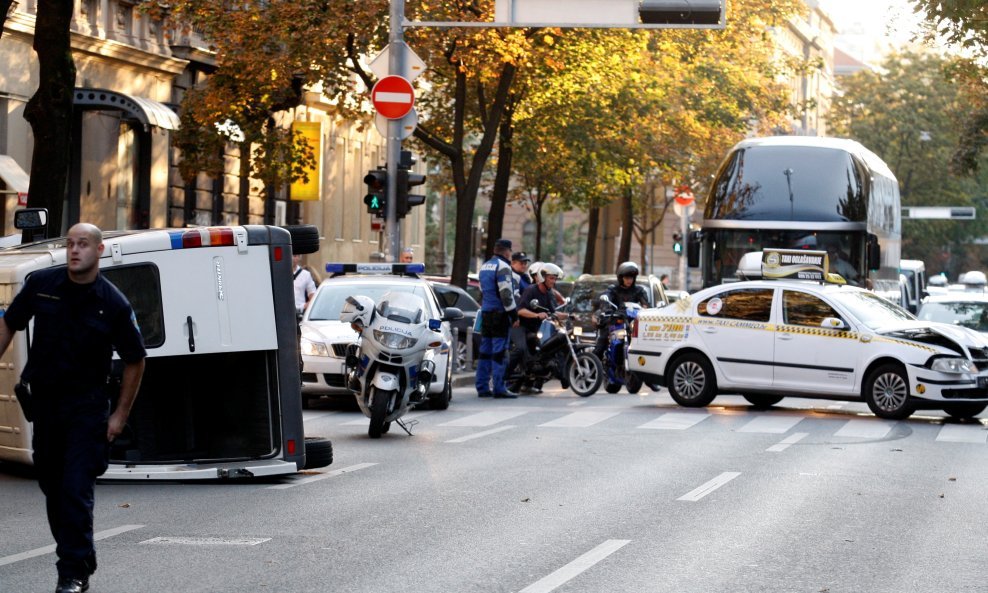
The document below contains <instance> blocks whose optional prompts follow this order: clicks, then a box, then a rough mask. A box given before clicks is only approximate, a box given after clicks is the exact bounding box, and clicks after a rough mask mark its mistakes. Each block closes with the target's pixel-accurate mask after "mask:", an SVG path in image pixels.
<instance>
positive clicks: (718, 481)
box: [676, 472, 741, 502]
mask: <svg viewBox="0 0 988 593" xmlns="http://www.w3.org/2000/svg"><path fill="white" fill-rule="evenodd" d="M740 475H741V472H724V473H722V474H721V475H719V476H717V477H716V478H714V479H713V480H710V481H709V482H707V483H706V484H704V485H702V486H700V487H699V488H696V489H694V490H690V491H689V492H687V493H686V494H684V495H682V496H680V497H679V498H677V499H676V500H685V501H687V502H696V501H698V500H700V499H701V498H703V497H704V496H706V495H708V494H710V493H711V492H713V491H714V490H716V489H718V488H720V487H721V486H723V485H724V484H726V483H728V482H730V481H731V480H733V479H734V478H736V477H738V476H740Z"/></svg>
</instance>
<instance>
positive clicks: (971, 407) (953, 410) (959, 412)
mask: <svg viewBox="0 0 988 593" xmlns="http://www.w3.org/2000/svg"><path fill="white" fill-rule="evenodd" d="M986 407H988V404H981V403H973V404H972V403H963V404H948V405H946V406H944V407H943V411H944V412H946V413H947V414H949V415H950V416H951V417H953V418H958V419H961V420H966V419H968V418H974V417H975V416H977V415H978V414H980V413H981V412H984V411H985V408H986Z"/></svg>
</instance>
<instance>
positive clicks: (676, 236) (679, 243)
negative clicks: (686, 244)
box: [672, 233, 683, 255]
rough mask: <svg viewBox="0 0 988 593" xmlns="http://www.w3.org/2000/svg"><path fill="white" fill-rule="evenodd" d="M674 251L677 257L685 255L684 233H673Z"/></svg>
mask: <svg viewBox="0 0 988 593" xmlns="http://www.w3.org/2000/svg"><path fill="white" fill-rule="evenodd" d="M672 251H673V252H674V253H675V254H676V255H682V254H683V234H682V233H673V234H672Z"/></svg>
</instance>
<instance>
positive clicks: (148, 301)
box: [100, 264, 165, 348]
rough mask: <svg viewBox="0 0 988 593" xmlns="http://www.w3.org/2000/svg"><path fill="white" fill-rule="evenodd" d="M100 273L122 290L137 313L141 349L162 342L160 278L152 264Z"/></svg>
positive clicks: (162, 316) (156, 268)
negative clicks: (142, 345) (142, 339)
mask: <svg viewBox="0 0 988 593" xmlns="http://www.w3.org/2000/svg"><path fill="white" fill-rule="evenodd" d="M100 273H101V274H103V276H104V277H106V279H107V280H109V281H110V282H112V283H113V285H114V286H116V287H117V288H119V289H120V292H122V293H124V296H125V297H127V300H128V301H130V306H131V307H133V308H134V315H136V316H137V326H138V327H140V328H141V336H142V337H143V338H144V347H145V348H157V347H159V346H161V345H162V344H164V343H165V321H164V320H165V317H164V314H163V313H162V308H161V279H160V277H159V275H158V267H157V266H155V265H154V264H137V265H133V266H114V267H112V268H103V269H101V270H100Z"/></svg>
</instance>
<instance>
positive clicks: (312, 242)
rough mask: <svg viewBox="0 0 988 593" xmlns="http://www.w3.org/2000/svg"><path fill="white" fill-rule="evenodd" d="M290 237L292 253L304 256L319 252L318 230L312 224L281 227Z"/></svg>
mask: <svg viewBox="0 0 988 593" xmlns="http://www.w3.org/2000/svg"><path fill="white" fill-rule="evenodd" d="M282 228H283V229H285V230H286V231H288V234H290V235H291V236H292V253H294V254H295V255H305V254H306V253H315V252H317V251H319V228H318V227H317V226H316V225H314V224H286V225H285V226H283V227H282Z"/></svg>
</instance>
